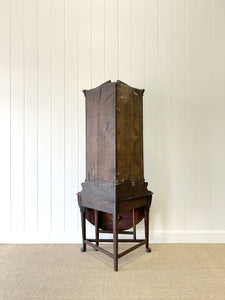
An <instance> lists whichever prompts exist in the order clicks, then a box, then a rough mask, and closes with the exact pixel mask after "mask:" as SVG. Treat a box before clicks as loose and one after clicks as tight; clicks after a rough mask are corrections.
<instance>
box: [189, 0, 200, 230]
mask: <svg viewBox="0 0 225 300" xmlns="http://www.w3.org/2000/svg"><path fill="white" fill-rule="evenodd" d="M198 45H199V5H198V1H195V0H191V1H186V2H185V213H186V230H188V231H198V228H199V227H198V226H199V224H198V221H199V220H198V217H199V115H198V112H199V109H200V108H199V101H200V97H199V96H200V95H199V82H198V80H199V79H198V76H199V47H198Z"/></svg>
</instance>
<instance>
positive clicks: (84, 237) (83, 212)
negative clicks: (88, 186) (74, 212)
mask: <svg viewBox="0 0 225 300" xmlns="http://www.w3.org/2000/svg"><path fill="white" fill-rule="evenodd" d="M80 213H81V228H82V240H83V247H82V248H81V249H80V250H81V252H85V251H86V244H85V243H84V240H86V211H85V207H81V208H80Z"/></svg>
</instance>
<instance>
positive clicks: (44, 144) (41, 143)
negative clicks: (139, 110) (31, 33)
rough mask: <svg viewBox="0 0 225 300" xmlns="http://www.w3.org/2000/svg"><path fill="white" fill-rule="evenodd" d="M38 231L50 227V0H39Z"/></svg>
mask: <svg viewBox="0 0 225 300" xmlns="http://www.w3.org/2000/svg"><path fill="white" fill-rule="evenodd" d="M37 81H38V82H37V84H38V94H37V97H38V107H37V109H38V147H37V148H38V149H37V151H38V170H37V173H38V231H39V232H46V231H47V232H50V230H51V202H52V193H51V187H52V176H51V122H52V121H51V119H52V118H51V0H47V1H46V0H38V80H37Z"/></svg>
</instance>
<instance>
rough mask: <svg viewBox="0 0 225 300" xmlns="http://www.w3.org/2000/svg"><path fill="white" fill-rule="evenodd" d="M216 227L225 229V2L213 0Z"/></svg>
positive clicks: (214, 219) (214, 227)
mask: <svg viewBox="0 0 225 300" xmlns="http://www.w3.org/2000/svg"><path fill="white" fill-rule="evenodd" d="M212 18H213V24H212V26H213V32H212V34H213V40H212V47H213V79H212V80H213V81H212V84H213V86H212V88H213V98H212V104H213V108H212V109H213V171H212V172H213V192H212V199H213V229H214V230H224V228H225V218H224V212H225V201H224V195H225V184H224V183H225V159H224V153H225V121H224V116H225V100H224V99H225V84H224V78H225V60H224V53H225V34H224V33H225V29H224V28H225V2H224V1H223V0H217V1H213V7H212Z"/></svg>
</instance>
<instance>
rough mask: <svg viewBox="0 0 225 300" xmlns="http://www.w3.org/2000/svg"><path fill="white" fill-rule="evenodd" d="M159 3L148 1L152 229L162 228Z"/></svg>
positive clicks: (147, 167)
mask: <svg viewBox="0 0 225 300" xmlns="http://www.w3.org/2000/svg"><path fill="white" fill-rule="evenodd" d="M158 16H159V3H158V1H157V0H151V1H145V93H144V110H143V115H144V120H143V125H144V175H145V180H146V181H147V182H149V189H150V190H152V191H154V198H153V199H154V205H153V206H152V208H151V218H150V223H151V225H150V226H151V228H152V230H156V229H157V228H159V226H161V225H160V224H161V218H160V205H159V203H160V202H159V180H158V179H159V156H158V151H159V132H158V129H159V126H158V121H157V120H158V102H159V101H158V100H159V23H158V22H159V18H158Z"/></svg>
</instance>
